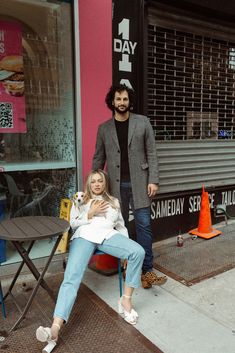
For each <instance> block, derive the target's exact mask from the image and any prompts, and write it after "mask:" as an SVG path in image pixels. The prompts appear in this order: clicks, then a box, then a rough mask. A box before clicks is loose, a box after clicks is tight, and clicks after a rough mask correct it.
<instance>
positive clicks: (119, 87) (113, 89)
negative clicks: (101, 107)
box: [105, 84, 134, 111]
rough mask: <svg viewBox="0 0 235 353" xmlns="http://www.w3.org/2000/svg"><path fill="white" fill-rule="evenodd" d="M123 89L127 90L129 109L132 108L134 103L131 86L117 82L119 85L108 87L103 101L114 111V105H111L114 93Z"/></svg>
mask: <svg viewBox="0 0 235 353" xmlns="http://www.w3.org/2000/svg"><path fill="white" fill-rule="evenodd" d="M123 91H127V93H128V96H129V102H130V109H132V108H133V104H134V91H133V89H132V88H130V87H128V86H126V85H123V84H119V85H113V86H111V87H110V89H109V91H108V93H107V95H106V97H105V103H106V104H107V107H108V108H109V109H110V110H112V111H114V107H113V100H114V96H115V93H116V92H118V93H121V92H123Z"/></svg>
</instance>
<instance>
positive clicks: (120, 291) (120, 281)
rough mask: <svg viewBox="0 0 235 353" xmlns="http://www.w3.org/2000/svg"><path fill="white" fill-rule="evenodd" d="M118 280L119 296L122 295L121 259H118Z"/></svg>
mask: <svg viewBox="0 0 235 353" xmlns="http://www.w3.org/2000/svg"><path fill="white" fill-rule="evenodd" d="M118 280H119V293H120V298H121V297H122V265H121V259H118Z"/></svg>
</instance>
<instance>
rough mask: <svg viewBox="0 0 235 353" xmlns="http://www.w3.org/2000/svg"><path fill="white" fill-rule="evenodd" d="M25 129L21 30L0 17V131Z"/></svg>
mask: <svg viewBox="0 0 235 353" xmlns="http://www.w3.org/2000/svg"><path fill="white" fill-rule="evenodd" d="M24 132H26V112H25V96H24V66H23V53H22V29H21V25H20V24H19V23H16V22H10V21H1V20H0V133H24Z"/></svg>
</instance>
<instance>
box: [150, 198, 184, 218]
mask: <svg viewBox="0 0 235 353" xmlns="http://www.w3.org/2000/svg"><path fill="white" fill-rule="evenodd" d="M151 211H152V213H151V219H154V218H163V217H169V216H177V215H180V214H183V212H184V198H178V199H170V200H162V201H157V202H154V201H153V202H152V203H151Z"/></svg>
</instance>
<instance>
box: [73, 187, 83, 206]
mask: <svg viewBox="0 0 235 353" xmlns="http://www.w3.org/2000/svg"><path fill="white" fill-rule="evenodd" d="M83 196H84V193H83V191H77V192H76V193H75V194H74V195H73V202H74V205H75V206H77V207H79V206H80V205H81V204H82V203H83Z"/></svg>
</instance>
